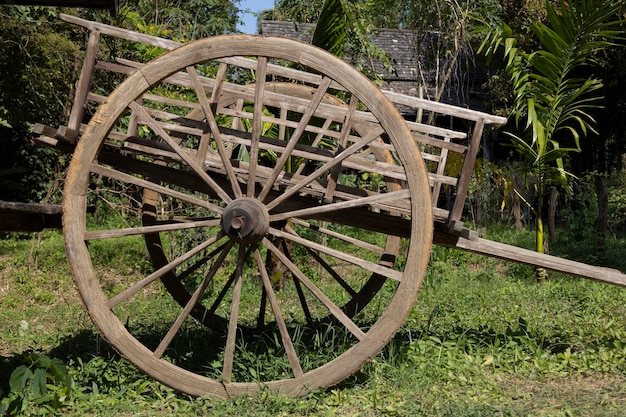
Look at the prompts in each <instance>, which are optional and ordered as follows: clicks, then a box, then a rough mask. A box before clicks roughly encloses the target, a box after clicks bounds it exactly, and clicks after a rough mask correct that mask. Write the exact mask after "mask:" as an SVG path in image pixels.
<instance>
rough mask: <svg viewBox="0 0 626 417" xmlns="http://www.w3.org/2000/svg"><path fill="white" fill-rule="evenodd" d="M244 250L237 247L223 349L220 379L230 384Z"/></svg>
mask: <svg viewBox="0 0 626 417" xmlns="http://www.w3.org/2000/svg"><path fill="white" fill-rule="evenodd" d="M246 255H247V254H246V250H245V248H244V246H243V245H240V246H239V254H238V257H237V268H236V270H235V274H234V278H235V285H234V287H233V299H232V302H231V305H230V317H229V319H228V334H227V335H226V347H225V348H224V366H223V368H222V379H223V380H224V382H230V380H231V377H232V373H233V363H234V361H235V341H236V338H237V321H238V319H239V304H240V301H241V286H242V281H243V280H242V272H243V266H244V263H245V261H246Z"/></svg>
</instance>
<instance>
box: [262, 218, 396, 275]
mask: <svg viewBox="0 0 626 417" xmlns="http://www.w3.org/2000/svg"><path fill="white" fill-rule="evenodd" d="M270 233H271V234H272V235H274V236H278V237H282V238H284V239H287V240H291V241H293V242H295V243H298V244H300V245H302V246H304V247H307V248H311V249H313V250H315V251H317V252H321V253H325V254H327V255H330V256H332V257H335V258H337V259H341V260H342V261H345V262H348V263H351V264H353V265H357V266H359V267H361V268H363V269H366V270H368V271H370V272H374V273H376V274H379V275H382V276H384V277H386V278H390V279H393V280H395V281H402V278H403V276H404V275H403V274H402V272H400V271H396V270H393V269H391V268H387V267H384V266H382V265H379V264H376V263H373V262H370V261H366V260H364V259H361V258H358V257H356V256H354V255H350V254H348V253H344V252H341V251H339V250H336V249H333V248H328V247H326V246H324V245H321V244H319V243H315V242H312V241H310V240H307V239H304V238H302V237H300V236H297V235H293V234H291V233H286V232H283V231H281V230H278V229H274V228H270Z"/></svg>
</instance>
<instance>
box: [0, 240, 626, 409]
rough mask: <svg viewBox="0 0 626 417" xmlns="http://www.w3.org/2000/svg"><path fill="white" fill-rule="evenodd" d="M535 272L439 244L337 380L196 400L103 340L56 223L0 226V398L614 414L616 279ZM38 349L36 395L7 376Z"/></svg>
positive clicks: (618, 358)
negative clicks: (22, 230) (414, 297)
mask: <svg viewBox="0 0 626 417" xmlns="http://www.w3.org/2000/svg"><path fill="white" fill-rule="evenodd" d="M489 237H490V238H493V239H498V240H504V241H506V242H510V243H515V244H519V245H528V244H530V243H531V242H530V241H531V240H532V236H531V235H530V234H521V235H520V234H513V233H512V232H510V231H506V230H505V231H500V232H498V233H496V234H494V235H492V236H489ZM561 243H562V244H561V247H559V245H558V242H557V243H555V244H554V245H553V252H554V250H564V248H565V249H571V250H572V251H573V252H572V253H574V252H576V253H578V254H579V256H589V257H590V258H589V259H583V260H588V261H592V260H598V259H600V260H601V261H603V262H604V265H608V264H610V263H617V264H615V265H613V264H611V265H610V266H615V267H623V265H619V262H625V261H626V260H624V259H622V258H626V257H624V253H626V251H625V250H624V242H622V241H621V240H618V239H616V240H614V241H611V242H608V243H607V245H606V247H605V249H604V250H603V251H602V253H601V254H598V253H597V251H594V250H592V249H593V248H595V247H596V246H597V245H595V244H590V243H589V242H577V243H573V242H571V241H563V242H561ZM585 247H586V248H587V250H586V251H585V250H584V248H585ZM564 253H565V252H563V254H564ZM134 262H141V261H139V260H134ZM142 267H143V266H142V265H137V269H141V268H142ZM533 274H534V271H533V270H532V268H529V267H525V266H520V265H517V264H513V263H508V262H502V261H497V260H495V259H492V258H488V257H481V256H477V255H471V254H468V253H463V252H459V251H454V250H446V249H443V248H438V247H436V248H434V251H433V254H432V256H431V261H430V268H429V272H428V276H427V277H426V281H425V283H424V286H423V288H422V290H421V292H420V294H419V296H418V301H417V303H416V304H415V307H414V309H413V311H412V313H411V315H410V316H409V318H408V320H407V321H406V323H405V325H404V326H403V327H402V329H401V331H400V332H398V334H397V335H396V337H395V339H394V340H393V341H392V342H391V343H390V344H389V345H388V346H387V347H386V348H385V349H384V351H383V352H381V354H380V355H378V356H377V357H376V358H374V360H372V361H371V362H370V363H369V364H367V365H366V366H365V367H364V368H363V369H362V370H361V372H359V373H358V374H356V375H354V376H353V377H351V378H349V379H348V380H346V381H344V382H342V383H341V384H340V385H339V386H336V387H333V388H331V389H328V390H325V391H316V392H313V393H311V394H310V395H309V396H307V397H304V398H301V399H286V398H282V397H279V396H273V395H269V394H261V395H258V396H255V397H243V398H237V399H233V400H227V401H226V400H214V399H192V398H189V397H187V396H184V395H181V394H177V393H175V392H173V391H172V390H170V389H169V388H167V387H164V386H162V385H160V384H158V383H156V382H153V381H152V380H150V379H148V378H146V377H144V376H143V375H142V374H140V373H139V372H137V371H136V370H135V369H134V368H133V367H132V366H131V365H130V364H128V363H127V362H125V361H124V360H123V359H121V358H120V357H119V356H117V355H116V354H115V353H114V352H113V351H111V349H109V348H108V346H107V344H106V343H105V342H104V341H102V340H101V338H100V337H99V336H98V334H97V333H96V332H95V330H94V328H93V326H92V324H91V321H90V319H89V317H88V316H87V314H86V313H85V312H84V310H83V308H82V306H81V304H80V300H79V298H78V296H77V294H76V292H75V290H74V288H73V284H72V281H71V278H70V276H69V271H68V267H67V264H66V261H65V256H64V252H63V242H62V238H61V236H60V234H59V232H56V231H46V232H45V233H44V235H43V238H42V239H41V241H38V240H37V237H35V238H33V237H32V236H31V235H16V234H12V235H6V236H3V239H2V240H0V398H2V397H4V398H5V400H4V404H9V403H11V404H12V406H13V407H14V408H11V409H12V410H16V412H19V414H21V415H50V414H59V415H68V416H74V415H75V416H83V415H98V416H109V415H110V416H113V415H115V416H152V415H156V416H160V415H171V414H180V415H220V416H222V415H233V416H234V415H238V416H240V415H255V416H257V415H258V416H280V415H284V416H289V415H316V416H317V415H319V416H327V415H328V416H344V415H345V416H352V415H363V416H379V415H401V416H417V415H428V416H493V415H503V416H509V415H510V416H518V415H537V416H584V415H588V416H621V415H623V412H624V411H623V410H624V409H626V290H625V289H623V288H618V287H613V286H610V285H606V284H600V283H595V282H591V281H587V280H583V279H579V278H572V277H568V276H564V275H560V274H555V273H552V274H550V279H549V280H548V281H547V282H546V283H545V284H542V285H537V284H535V282H534V275H533ZM46 358H50V359H53V358H56V359H60V360H61V361H62V363H60V364H58V365H59V367H60V369H61V371H60V372H59V373H58V374H59V375H61V374H64V373H65V368H64V367H63V364H65V365H67V375H68V376H69V377H71V378H70V379H66V380H63V379H54V378H48V381H47V382H48V387H47V388H46V389H44V391H46V392H47V393H48V396H47V397H40V398H39V399H37V398H35V397H36V396H35V395H33V392H34V391H33V389H34V388H33V386H32V385H30V386H28V385H27V388H28V389H24V390H22V391H20V392H17V391H18V390H16V386H12V385H10V384H9V381H10V380H12V381H13V382H14V384H15V378H10V377H11V375H12V374H14V375H15V372H14V371H15V370H16V369H18V368H19V367H20V365H22V364H26V365H31V366H30V368H31V369H33V370H36V369H38V368H44V367H45V366H44V365H45V364H46V363H47V362H46V360H47V359H46ZM33 363H34V365H33ZM54 363H57V362H54ZM20 369H25V368H24V367H22V368H20ZM46 369H48V371H49V370H50V369H51V368H50V367H48V368H46ZM35 373H36V372H35ZM27 376H28V375H26V376H25V377H24V378H26V377H27ZM34 379H35V378H32V379H31V380H34ZM24 380H25V381H26V382H28V381H31V380H28V378H26V379H24ZM70 388H71V389H70ZM18 406H19V407H18ZM6 412H8V411H6ZM2 413H3V411H2V408H0V415H2Z"/></svg>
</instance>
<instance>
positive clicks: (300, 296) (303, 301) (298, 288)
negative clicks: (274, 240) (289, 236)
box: [280, 239, 313, 323]
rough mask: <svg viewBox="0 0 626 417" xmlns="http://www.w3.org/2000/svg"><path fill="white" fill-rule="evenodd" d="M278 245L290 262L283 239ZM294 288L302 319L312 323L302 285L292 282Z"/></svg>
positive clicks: (295, 280)
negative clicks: (302, 315)
mask: <svg viewBox="0 0 626 417" xmlns="http://www.w3.org/2000/svg"><path fill="white" fill-rule="evenodd" d="M280 244H281V246H282V248H283V253H284V254H285V256H286V257H287V259H289V260H290V261H291V254H290V253H289V250H288V248H287V242H286V241H285V239H281V240H280ZM293 283H294V286H295V287H296V293H297V294H298V301H299V302H300V307H302V311H303V312H304V318H305V319H306V321H307V323H313V316H312V315H311V310H310V309H309V304H308V302H307V300H306V297H305V295H304V290H303V289H302V284H300V281H298V280H297V279H294V280H293Z"/></svg>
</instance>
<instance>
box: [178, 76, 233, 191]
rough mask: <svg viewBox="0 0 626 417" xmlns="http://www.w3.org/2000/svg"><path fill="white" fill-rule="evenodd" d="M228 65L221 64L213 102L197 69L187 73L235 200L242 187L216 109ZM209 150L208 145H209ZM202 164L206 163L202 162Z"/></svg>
mask: <svg viewBox="0 0 626 417" xmlns="http://www.w3.org/2000/svg"><path fill="white" fill-rule="evenodd" d="M226 68H227V66H226V64H220V66H219V69H218V72H217V77H216V79H215V85H214V86H213V92H212V94H211V100H210V101H209V100H208V99H207V97H206V94H205V92H204V87H203V86H202V83H201V81H200V77H199V76H198V73H197V72H196V67H194V66H191V67H187V73H188V74H189V77H190V78H191V82H192V84H193V87H194V89H195V90H196V95H197V96H198V99H199V100H200V106H202V111H203V112H204V117H205V118H206V121H207V124H208V125H209V129H210V131H211V134H212V135H213V138H214V140H215V144H216V146H217V149H218V152H219V155H220V160H221V161H222V164H223V165H224V169H225V170H226V174H227V176H228V178H229V180H230V185H231V187H232V189H233V194H234V195H235V198H238V197H241V196H242V192H241V186H240V185H239V182H238V181H237V176H236V175H235V169H234V168H233V164H232V163H231V160H230V152H227V150H226V148H225V146H224V139H223V138H222V134H221V133H220V129H219V126H218V124H217V121H216V120H215V109H216V108H217V100H218V98H219V94H220V92H221V89H222V85H223V84H224V76H225V75H226ZM206 146H207V148H208V143H207V145H206ZM201 162H204V160H202V161H201Z"/></svg>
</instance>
